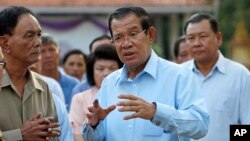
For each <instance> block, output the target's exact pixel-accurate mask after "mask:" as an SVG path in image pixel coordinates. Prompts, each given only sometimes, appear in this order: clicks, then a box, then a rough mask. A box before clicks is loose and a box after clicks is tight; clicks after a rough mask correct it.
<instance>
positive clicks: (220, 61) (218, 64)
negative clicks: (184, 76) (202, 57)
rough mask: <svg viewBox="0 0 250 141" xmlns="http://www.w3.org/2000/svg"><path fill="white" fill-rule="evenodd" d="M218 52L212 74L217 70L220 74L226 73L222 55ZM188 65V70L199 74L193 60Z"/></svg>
mask: <svg viewBox="0 0 250 141" xmlns="http://www.w3.org/2000/svg"><path fill="white" fill-rule="evenodd" d="M218 52H219V58H218V60H217V62H216V63H215V65H214V67H213V69H212V70H211V72H213V71H214V70H215V69H217V70H218V71H219V72H221V73H226V65H225V57H224V56H223V55H222V53H221V52H220V51H218ZM190 63H191V64H190V65H189V69H190V70H192V71H196V72H199V70H198V69H197V67H196V65H195V61H194V59H192V60H191V61H190Z"/></svg>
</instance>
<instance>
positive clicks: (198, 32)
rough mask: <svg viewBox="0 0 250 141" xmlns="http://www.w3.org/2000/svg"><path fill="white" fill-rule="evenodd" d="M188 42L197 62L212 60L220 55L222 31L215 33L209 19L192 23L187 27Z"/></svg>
mask: <svg viewBox="0 0 250 141" xmlns="http://www.w3.org/2000/svg"><path fill="white" fill-rule="evenodd" d="M186 43H187V44H188V46H189V47H190V49H191V53H192V56H193V57H194V59H195V61H196V62H198V63H199V62H210V61H211V60H214V58H217V57H218V48H219V46H220V45H221V43H222V35H221V33H220V32H217V33H214V32H213V31H212V28H211V25H210V23H209V21H208V20H202V21H201V22H198V23H190V24H189V25H188V26H187V29H186Z"/></svg>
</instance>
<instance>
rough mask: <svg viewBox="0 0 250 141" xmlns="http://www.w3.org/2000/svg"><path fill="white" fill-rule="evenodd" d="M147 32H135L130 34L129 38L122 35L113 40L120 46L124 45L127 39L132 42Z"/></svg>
mask: <svg viewBox="0 0 250 141" xmlns="http://www.w3.org/2000/svg"><path fill="white" fill-rule="evenodd" d="M145 31H147V30H146V29H145V30H143V31H142V32H135V31H133V32H130V33H129V34H128V36H127V37H126V36H120V35H118V36H114V37H113V38H112V42H113V43H115V44H117V45H119V44H121V43H124V41H125V39H126V38H127V39H129V40H130V41H131V40H136V39H137V38H138V37H139V36H140V35H141V34H142V33H144V32H145Z"/></svg>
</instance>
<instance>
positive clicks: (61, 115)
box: [52, 93, 74, 141]
mask: <svg viewBox="0 0 250 141" xmlns="http://www.w3.org/2000/svg"><path fill="white" fill-rule="evenodd" d="M52 97H53V100H54V102H55V106H56V112H57V115H58V121H59V123H60V130H61V134H60V137H59V139H60V141H74V137H73V133H72V130H71V129H72V128H71V126H70V122H69V116H68V112H67V110H66V107H65V104H64V103H63V102H62V101H61V99H60V98H59V97H58V96H57V95H55V94H54V93H53V94H52Z"/></svg>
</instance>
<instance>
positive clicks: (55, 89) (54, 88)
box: [40, 75, 65, 105]
mask: <svg viewBox="0 0 250 141" xmlns="http://www.w3.org/2000/svg"><path fill="white" fill-rule="evenodd" d="M40 76H41V77H42V79H43V80H44V81H45V82H46V83H47V84H48V86H49V89H50V90H51V92H52V93H53V94H55V95H57V96H58V98H60V99H61V100H62V102H63V103H64V105H65V99H64V94H63V90H62V88H61V86H60V84H59V83H58V82H57V81H56V80H55V79H54V78H51V77H48V76H45V75H40Z"/></svg>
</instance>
